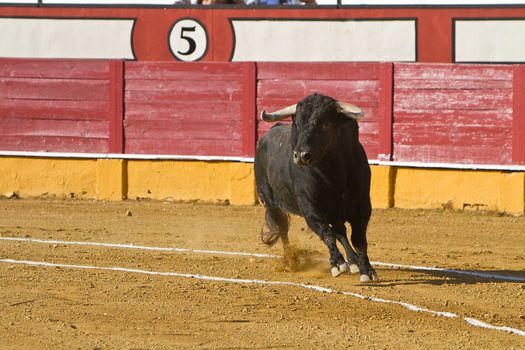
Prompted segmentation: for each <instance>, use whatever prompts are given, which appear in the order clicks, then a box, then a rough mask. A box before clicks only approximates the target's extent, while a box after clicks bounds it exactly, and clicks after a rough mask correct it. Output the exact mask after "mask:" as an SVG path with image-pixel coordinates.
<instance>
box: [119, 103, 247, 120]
mask: <svg viewBox="0 0 525 350" xmlns="http://www.w3.org/2000/svg"><path fill="white" fill-rule="evenodd" d="M241 115H242V102H241V101H213V102H211V101H203V102H199V103H196V102H195V101H165V102H150V101H144V102H134V101H129V102H128V103H126V119H129V120H181V121H185V120H194V119H202V120H204V121H207V122H208V123H214V122H217V123H219V122H230V121H231V120H232V119H237V118H240V117H241Z"/></svg>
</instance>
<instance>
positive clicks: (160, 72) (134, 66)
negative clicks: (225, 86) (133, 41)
mask: <svg viewBox="0 0 525 350" xmlns="http://www.w3.org/2000/svg"><path fill="white" fill-rule="evenodd" d="M242 67H243V66H242V63H232V62H137V61H135V62H126V80H137V79H138V80H147V79H151V80H191V81H199V80H204V81H209V80H232V79H233V80H239V79H241V78H242V74H243V68H242Z"/></svg>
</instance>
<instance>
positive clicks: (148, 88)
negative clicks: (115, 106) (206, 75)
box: [125, 81, 242, 103]
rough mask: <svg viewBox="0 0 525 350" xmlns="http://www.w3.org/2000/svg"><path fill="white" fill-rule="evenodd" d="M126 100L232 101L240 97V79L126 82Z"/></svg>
mask: <svg viewBox="0 0 525 350" xmlns="http://www.w3.org/2000/svg"><path fill="white" fill-rule="evenodd" d="M125 99H126V103H127V102H147V101H149V102H166V101H196V103H203V102H204V101H234V100H241V99H242V84H241V82H240V81H208V82H199V83H195V82H183V83H181V82H158V81H153V83H152V84H145V85H142V86H140V84H139V85H136V84H135V83H132V84H129V83H128V82H126V92H125Z"/></svg>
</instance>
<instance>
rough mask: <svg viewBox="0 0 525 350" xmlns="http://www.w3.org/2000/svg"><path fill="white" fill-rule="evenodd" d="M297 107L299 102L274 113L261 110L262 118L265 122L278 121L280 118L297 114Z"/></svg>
mask: <svg viewBox="0 0 525 350" xmlns="http://www.w3.org/2000/svg"><path fill="white" fill-rule="evenodd" d="M296 107H297V104H294V105H291V106H288V107H286V108H283V109H280V110H278V111H276V112H273V113H266V111H265V110H263V111H262V112H261V119H262V120H264V121H265V122H278V121H279V120H283V119H286V118H290V117H291V116H293V115H294V114H295V109H296Z"/></svg>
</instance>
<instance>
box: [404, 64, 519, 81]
mask: <svg viewBox="0 0 525 350" xmlns="http://www.w3.org/2000/svg"><path fill="white" fill-rule="evenodd" d="M394 67H395V69H394V70H395V77H394V79H395V80H396V82H397V81H398V80H410V79H413V80H428V79H430V80H446V81H451V80H483V81H485V80H507V81H510V80H512V68H511V67H510V66H505V65H473V64H439V63H429V64H425V63H418V64H410V63H395V65H394Z"/></svg>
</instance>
